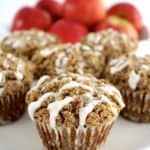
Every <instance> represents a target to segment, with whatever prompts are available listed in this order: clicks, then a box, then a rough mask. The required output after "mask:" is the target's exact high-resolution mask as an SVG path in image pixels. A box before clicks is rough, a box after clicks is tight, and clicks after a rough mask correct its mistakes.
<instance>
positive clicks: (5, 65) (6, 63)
mask: <svg viewBox="0 0 150 150" xmlns="http://www.w3.org/2000/svg"><path fill="white" fill-rule="evenodd" d="M3 67H4V68H5V69H8V68H9V67H10V64H9V62H8V60H7V59H4V61H3Z"/></svg>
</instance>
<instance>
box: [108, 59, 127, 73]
mask: <svg viewBox="0 0 150 150" xmlns="http://www.w3.org/2000/svg"><path fill="white" fill-rule="evenodd" d="M110 65H111V66H112V67H111V68H110V73H111V74H115V73H117V72H119V71H121V70H122V69H124V68H125V67H126V66H127V65H128V61H127V58H126V57H124V56H121V57H120V58H117V59H113V60H112V61H111V62H110Z"/></svg>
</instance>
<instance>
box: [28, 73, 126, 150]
mask: <svg viewBox="0 0 150 150" xmlns="http://www.w3.org/2000/svg"><path fill="white" fill-rule="evenodd" d="M26 102H27V104H28V112H29V116H30V118H31V119H32V120H33V121H34V122H35V124H36V126H37V129H38V132H39V135H40V137H41V139H42V141H43V144H44V145H45V147H46V148H47V150H53V149H55V150H66V149H68V150H69V149H80V150H83V149H84V150H85V149H88V150H96V149H99V148H100V147H101V145H102V143H103V142H104V141H105V139H106V137H107V135H108V133H109V130H110V129H111V127H112V125H113V123H114V122H115V120H116V118H117V116H118V114H119V112H120V110H121V109H122V108H123V107H124V103H123V101H122V97H121V95H120V92H119V91H118V90H117V89H116V88H115V87H114V86H112V85H111V84H109V83H108V82H107V81H105V80H97V79H96V78H94V77H93V76H90V75H88V76H85V75H84V76H83V75H78V74H73V73H67V74H61V75H59V76H57V77H55V78H53V79H51V77H50V76H43V77H41V78H40V80H39V81H38V83H37V85H36V86H35V87H33V88H32V89H31V91H29V92H28V94H27V96H26ZM66 147H67V148H66Z"/></svg>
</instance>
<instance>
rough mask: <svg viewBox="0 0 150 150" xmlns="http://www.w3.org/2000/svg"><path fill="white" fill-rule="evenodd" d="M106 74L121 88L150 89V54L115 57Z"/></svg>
mask: <svg viewBox="0 0 150 150" xmlns="http://www.w3.org/2000/svg"><path fill="white" fill-rule="evenodd" d="M106 76H107V77H108V79H109V80H110V81H112V82H113V83H114V84H116V85H117V84H118V86H119V87H120V88H121V87H122V88H130V89H132V90H138V89H143V90H148V89H149V90H150V86H149V85H150V55H147V56H144V57H137V56H135V55H132V56H129V57H127V56H120V57H119V58H116V59H113V60H111V61H110V62H109V64H108V66H107V68H106Z"/></svg>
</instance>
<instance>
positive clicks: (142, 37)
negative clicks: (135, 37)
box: [139, 25, 150, 40]
mask: <svg viewBox="0 0 150 150" xmlns="http://www.w3.org/2000/svg"><path fill="white" fill-rule="evenodd" d="M149 37H150V31H149V30H148V28H147V27H146V26H144V25H143V26H142V28H141V29H140V30H139V39H140V40H146V39H148V38H149Z"/></svg>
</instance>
